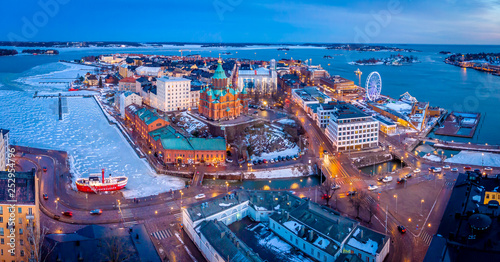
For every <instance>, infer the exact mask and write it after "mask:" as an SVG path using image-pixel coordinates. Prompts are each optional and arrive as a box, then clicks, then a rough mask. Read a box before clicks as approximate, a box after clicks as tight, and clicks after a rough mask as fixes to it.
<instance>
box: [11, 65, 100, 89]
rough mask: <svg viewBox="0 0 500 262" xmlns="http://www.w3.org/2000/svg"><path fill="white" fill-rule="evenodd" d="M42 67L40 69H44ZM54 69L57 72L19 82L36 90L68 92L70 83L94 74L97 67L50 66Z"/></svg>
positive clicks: (34, 76) (19, 80) (29, 77)
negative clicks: (80, 77)
mask: <svg viewBox="0 0 500 262" xmlns="http://www.w3.org/2000/svg"><path fill="white" fill-rule="evenodd" d="M44 66H46V65H42V66H39V67H44ZM50 66H52V67H54V69H55V70H56V71H53V72H49V73H45V74H38V75H28V76H25V77H22V78H20V79H18V80H16V81H17V82H20V83H22V84H25V85H29V86H32V87H35V88H36V90H47V89H48V90H67V89H68V86H69V83H71V82H72V81H74V80H75V79H76V78H77V77H78V76H84V75H85V74H86V73H87V72H93V71H94V69H95V67H93V66H87V65H77V64H71V63H54V64H50ZM37 70H38V68H37V67H35V68H33V69H31V72H36V71H37ZM49 82H61V83H49Z"/></svg>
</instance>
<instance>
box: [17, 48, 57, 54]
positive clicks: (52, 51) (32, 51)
mask: <svg viewBox="0 0 500 262" xmlns="http://www.w3.org/2000/svg"><path fill="white" fill-rule="evenodd" d="M21 53H23V54H32V55H58V54H59V51H57V50H55V49H46V50H44V49H24V50H23V51H22V52H21Z"/></svg>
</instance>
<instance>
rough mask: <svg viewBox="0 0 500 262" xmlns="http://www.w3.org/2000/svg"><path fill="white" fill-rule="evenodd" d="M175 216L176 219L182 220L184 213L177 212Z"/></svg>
mask: <svg viewBox="0 0 500 262" xmlns="http://www.w3.org/2000/svg"><path fill="white" fill-rule="evenodd" d="M174 217H175V219H176V220H179V221H181V220H182V213H178V214H175V215H174Z"/></svg>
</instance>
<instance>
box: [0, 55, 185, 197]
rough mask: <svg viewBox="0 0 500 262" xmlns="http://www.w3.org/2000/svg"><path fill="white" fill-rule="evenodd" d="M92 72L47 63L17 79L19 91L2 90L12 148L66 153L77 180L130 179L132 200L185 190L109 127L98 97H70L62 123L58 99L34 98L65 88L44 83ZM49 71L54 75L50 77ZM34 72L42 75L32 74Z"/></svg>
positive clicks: (1, 123) (1, 119) (2, 123)
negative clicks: (100, 174) (99, 176)
mask: <svg viewBox="0 0 500 262" xmlns="http://www.w3.org/2000/svg"><path fill="white" fill-rule="evenodd" d="M89 69H90V70H92V68H89V67H85V66H84V67H80V66H75V65H70V64H62V63H55V64H47V65H43V66H39V67H35V68H33V69H31V70H29V71H28V72H26V73H23V75H22V76H21V77H19V78H18V79H13V81H12V82H13V83H14V84H16V83H17V84H18V87H19V89H20V90H1V91H0V105H1V106H2V108H3V112H2V114H1V115H0V127H1V128H5V129H9V130H10V134H11V141H12V143H13V144H17V145H23V146H30V147H37V148H46V149H56V150H64V151H67V152H68V153H69V155H70V165H71V172H72V173H73V175H74V177H76V178H79V177H86V176H88V174H89V172H94V171H99V170H100V169H101V168H105V169H106V174H109V173H112V174H113V175H126V176H127V177H128V178H129V182H128V185H127V187H126V188H125V189H124V190H122V192H123V194H124V195H125V197H127V198H134V197H143V196H149V195H155V194H158V193H161V192H166V191H169V190H170V189H178V188H181V187H183V186H184V180H182V179H180V178H177V177H172V176H166V175H158V174H156V173H155V172H154V170H152V169H151V167H150V166H149V164H148V163H147V162H146V161H144V160H143V159H140V158H139V157H138V156H137V155H136V153H135V152H134V150H133V149H132V148H131V146H130V145H129V144H128V143H127V141H126V140H125V138H124V137H123V136H122V134H121V133H120V132H119V131H118V129H117V127H116V126H114V125H109V124H108V122H107V120H106V118H105V117H104V115H103V114H102V111H101V110H100V108H99V107H98V105H97V103H96V101H95V100H94V99H93V98H66V105H67V110H65V111H64V114H63V120H59V117H58V111H57V99H55V98H36V99H34V98H33V93H34V91H35V90H40V91H43V92H56V91H59V90H64V89H65V88H66V87H65V85H64V84H63V85H47V84H39V82H43V81H46V80H47V79H52V78H60V79H63V78H73V79H74V78H75V77H76V75H77V74H80V75H83V74H85V73H86V71H87V70H89ZM46 71H50V72H46ZM30 72H32V73H41V74H39V75H33V74H30Z"/></svg>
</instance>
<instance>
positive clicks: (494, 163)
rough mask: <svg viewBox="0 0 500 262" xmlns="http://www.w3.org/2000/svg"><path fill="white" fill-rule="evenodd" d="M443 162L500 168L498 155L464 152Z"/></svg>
mask: <svg viewBox="0 0 500 262" xmlns="http://www.w3.org/2000/svg"><path fill="white" fill-rule="evenodd" d="M483 154H484V155H483ZM444 162H447V163H455V164H464V165H474V166H491V167H500V154H494V153H482V152H477V151H466V150H464V151H460V153H458V154H456V155H454V156H453V157H451V158H448V159H446V160H445V161H444Z"/></svg>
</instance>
